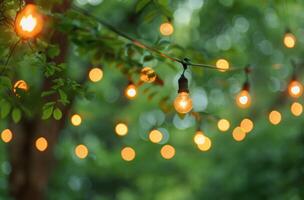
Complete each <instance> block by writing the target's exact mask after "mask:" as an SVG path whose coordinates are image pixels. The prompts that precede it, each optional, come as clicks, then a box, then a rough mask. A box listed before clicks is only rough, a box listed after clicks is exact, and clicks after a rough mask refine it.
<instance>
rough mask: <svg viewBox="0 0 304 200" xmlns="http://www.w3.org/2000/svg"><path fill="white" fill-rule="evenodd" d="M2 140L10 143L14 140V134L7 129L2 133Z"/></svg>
mask: <svg viewBox="0 0 304 200" xmlns="http://www.w3.org/2000/svg"><path fill="white" fill-rule="evenodd" d="M1 139H2V141H3V142H5V143H9V142H10V141H11V140H12V139H13V133H12V131H11V130H9V129H5V130H3V131H2V132H1Z"/></svg>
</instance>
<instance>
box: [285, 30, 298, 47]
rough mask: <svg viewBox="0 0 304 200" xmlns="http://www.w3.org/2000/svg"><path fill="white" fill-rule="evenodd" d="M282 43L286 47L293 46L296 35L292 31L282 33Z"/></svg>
mask: <svg viewBox="0 0 304 200" xmlns="http://www.w3.org/2000/svg"><path fill="white" fill-rule="evenodd" d="M283 42H284V45H285V47H287V48H294V47H295V45H296V36H295V35H294V34H292V33H286V34H285V35H284V40H283Z"/></svg>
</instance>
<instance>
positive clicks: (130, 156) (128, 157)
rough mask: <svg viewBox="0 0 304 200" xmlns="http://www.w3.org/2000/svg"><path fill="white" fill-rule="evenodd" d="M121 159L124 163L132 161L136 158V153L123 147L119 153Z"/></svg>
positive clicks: (129, 148)
mask: <svg viewBox="0 0 304 200" xmlns="http://www.w3.org/2000/svg"><path fill="white" fill-rule="evenodd" d="M120 154H121V158H122V159H123V160H125V161H132V160H134V158H135V156H136V152H135V150H134V149H133V148H131V147H125V148H123V149H122V150H121V152H120Z"/></svg>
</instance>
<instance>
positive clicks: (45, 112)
mask: <svg viewBox="0 0 304 200" xmlns="http://www.w3.org/2000/svg"><path fill="white" fill-rule="evenodd" d="M53 109H54V106H48V107H45V108H44V109H43V112H42V119H44V120H45V119H48V118H50V117H51V115H52V113H53Z"/></svg>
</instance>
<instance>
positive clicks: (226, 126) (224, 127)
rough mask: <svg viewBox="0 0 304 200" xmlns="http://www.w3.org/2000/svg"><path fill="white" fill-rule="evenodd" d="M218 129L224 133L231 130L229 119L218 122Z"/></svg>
mask: <svg viewBox="0 0 304 200" xmlns="http://www.w3.org/2000/svg"><path fill="white" fill-rule="evenodd" d="M217 127H218V129H219V130H220V131H222V132H225V131H228V130H229V128H230V122H229V121H228V120H227V119H220V120H219V121H218V122H217Z"/></svg>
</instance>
